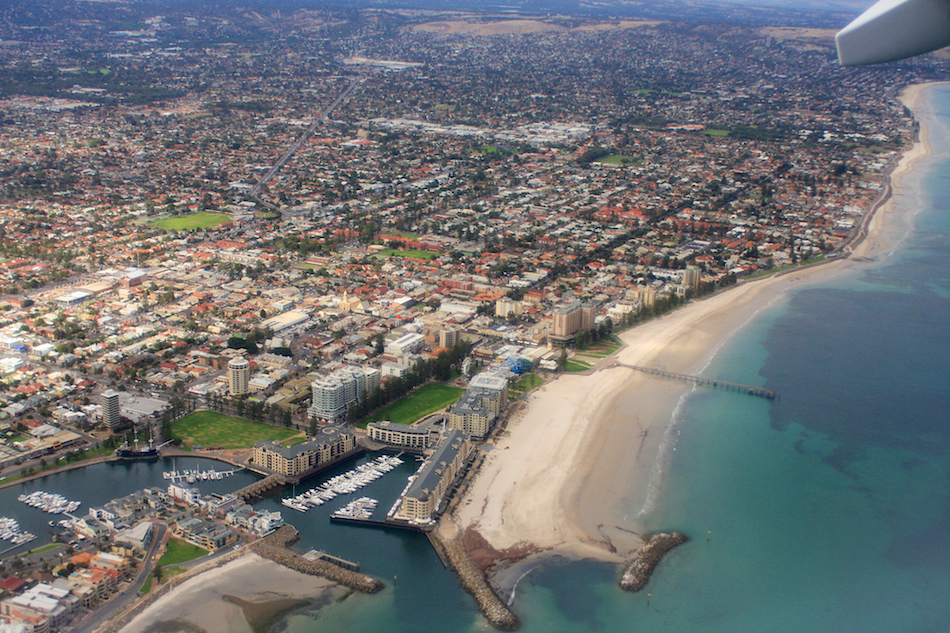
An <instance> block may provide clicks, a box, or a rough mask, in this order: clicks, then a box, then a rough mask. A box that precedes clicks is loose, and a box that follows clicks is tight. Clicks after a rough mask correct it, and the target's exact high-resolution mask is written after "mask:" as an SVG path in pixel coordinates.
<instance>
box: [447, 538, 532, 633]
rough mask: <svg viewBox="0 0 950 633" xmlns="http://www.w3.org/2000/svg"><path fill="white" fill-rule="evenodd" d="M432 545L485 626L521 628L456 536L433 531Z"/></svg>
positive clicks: (515, 617) (508, 628)
mask: <svg viewBox="0 0 950 633" xmlns="http://www.w3.org/2000/svg"><path fill="white" fill-rule="evenodd" d="M428 536H429V540H430V541H431V542H432V545H433V546H434V547H435V548H436V551H438V552H439V555H440V558H442V560H443V562H446V561H447V562H448V566H449V567H450V568H451V569H452V571H454V572H455V575H456V576H458V579H459V583H460V584H461V585H462V588H463V589H465V591H467V592H468V593H470V594H472V597H473V598H475V603H476V604H477V605H478V610H479V611H481V613H482V615H484V616H485V618H486V619H487V620H488V622H489V623H490V624H491V625H492V626H493V627H495V628H496V629H498V630H499V631H515V630H517V629H518V627H519V626H521V621H520V620H518V616H516V615H515V614H514V613H512V612H511V610H509V609H508V606H507V605H506V604H505V603H504V602H502V600H501V598H499V597H498V594H496V593H495V590H494V589H492V588H491V585H489V584H488V581H487V580H486V579H485V573H484V572H483V571H482V570H481V569H479V568H478V565H476V564H475V561H474V560H472V557H471V556H469V553H468V550H466V549H465V546H464V545H463V544H462V539H461V537H459V536H455V537H452V538H447V537H444V536H442V535H441V534H440V533H439V530H433V531H432V532H429V534H428Z"/></svg>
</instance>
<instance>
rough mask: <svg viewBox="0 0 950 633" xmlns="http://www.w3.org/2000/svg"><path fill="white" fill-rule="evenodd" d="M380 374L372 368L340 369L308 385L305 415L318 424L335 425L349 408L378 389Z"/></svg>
mask: <svg viewBox="0 0 950 633" xmlns="http://www.w3.org/2000/svg"><path fill="white" fill-rule="evenodd" d="M380 377H381V373H380V371H379V370H378V369H376V368H375V367H365V368H364V367H341V368H340V369H337V370H336V371H334V372H333V373H331V374H329V375H328V376H324V377H323V378H318V379H317V380H314V381H313V383H312V384H311V385H310V388H311V389H312V390H313V397H312V399H311V401H310V408H309V409H307V414H308V415H309V416H310V417H311V418H315V419H317V420H325V421H327V422H337V421H339V420H342V419H343V418H344V417H345V416H346V411H347V409H348V408H349V406H350V405H351V404H355V403H357V402H359V401H361V400H362V399H363V397H364V396H365V395H366V394H367V393H369V392H370V391H372V390H373V389H376V388H377V387H379V381H380Z"/></svg>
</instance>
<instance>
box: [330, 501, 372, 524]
mask: <svg viewBox="0 0 950 633" xmlns="http://www.w3.org/2000/svg"><path fill="white" fill-rule="evenodd" d="M377 505H379V502H378V501H377V500H376V499H372V498H370V497H360V498H359V499H355V500H353V501H350V502H349V503H348V504H346V505H345V506H343V507H342V508H340V509H339V510H337V511H336V512H334V513H333V514H331V515H330V517H331V518H347V519H368V518H370V517H371V516H373V512H374V511H375V510H376V506H377Z"/></svg>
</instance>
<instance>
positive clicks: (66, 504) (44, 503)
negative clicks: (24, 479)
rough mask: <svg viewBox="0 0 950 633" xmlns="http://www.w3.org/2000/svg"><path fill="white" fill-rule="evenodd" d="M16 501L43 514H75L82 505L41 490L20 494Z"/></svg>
mask: <svg viewBox="0 0 950 633" xmlns="http://www.w3.org/2000/svg"><path fill="white" fill-rule="evenodd" d="M17 499H19V500H20V501H22V502H23V503H25V504H26V505H28V506H32V507H34V508H37V509H38V510H42V511H43V512H48V513H49V514H63V513H67V514H68V513H70V512H75V511H76V510H78V509H79V506H80V505H82V503H81V502H79V501H70V500H69V499H67V498H66V497H64V496H63V495H59V494H56V493H55V492H43V491H42V490H36V491H35V492H31V493H29V494H22V495H20V496H19V497H17Z"/></svg>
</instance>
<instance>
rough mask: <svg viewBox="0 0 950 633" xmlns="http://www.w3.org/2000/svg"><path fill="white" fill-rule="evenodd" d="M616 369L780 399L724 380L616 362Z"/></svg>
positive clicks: (776, 394)
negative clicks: (621, 368)
mask: <svg viewBox="0 0 950 633" xmlns="http://www.w3.org/2000/svg"><path fill="white" fill-rule="evenodd" d="M615 365H616V366H617V367H626V368H627V369H633V370H636V371H642V372H644V373H647V374H652V375H654V376H661V377H663V378H672V379H674V380H684V381H686V382H691V383H693V384H697V385H708V386H710V387H718V388H720V389H728V390H730V391H739V392H742V393H747V394H749V395H750V396H758V397H760V398H767V399H768V400H778V399H780V397H779V395H778V393H776V392H775V391H772V390H771V389H763V388H762V387H753V386H752V385H743V384H739V383H737V382H726V381H724V380H713V379H711V378H702V377H700V376H690V375H688V374H677V373H674V372H671V371H664V370H662V369H654V368H653V367H641V366H639V365H627V364H626V363H621V362H617V363H615Z"/></svg>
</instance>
